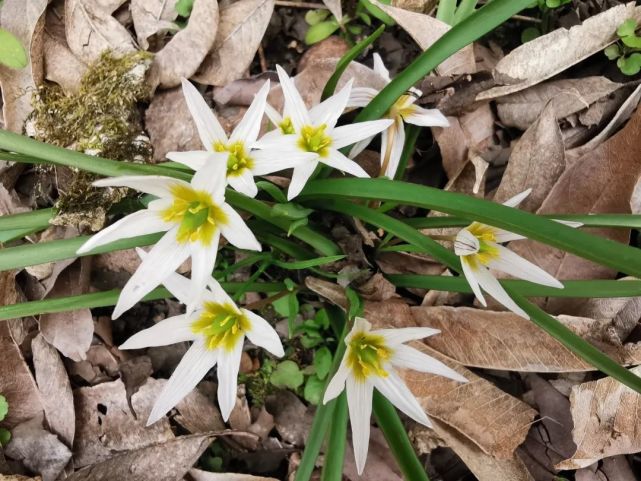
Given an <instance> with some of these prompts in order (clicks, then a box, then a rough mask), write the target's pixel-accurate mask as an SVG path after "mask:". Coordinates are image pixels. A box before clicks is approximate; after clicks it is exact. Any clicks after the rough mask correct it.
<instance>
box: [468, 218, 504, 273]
mask: <svg viewBox="0 0 641 481" xmlns="http://www.w3.org/2000/svg"><path fill="white" fill-rule="evenodd" d="M467 230H468V231H469V232H470V233H471V234H472V235H473V236H474V237H476V238H477V239H478V241H479V250H478V252H476V253H475V254H471V255H470V256H466V257H472V256H473V257H474V260H475V261H478V262H480V263H481V264H483V265H487V264H489V263H490V262H491V261H492V260H494V259H498V258H499V256H500V253H499V249H498V248H497V247H496V246H495V245H493V244H494V243H496V229H495V228H494V227H491V226H489V225H485V224H481V223H479V222H473V223H472V225H470V226H469V227H468V228H467ZM468 260H471V259H468ZM470 263H471V264H472V262H470ZM472 266H474V265H473V264H472Z"/></svg>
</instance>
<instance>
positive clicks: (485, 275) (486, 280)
mask: <svg viewBox="0 0 641 481" xmlns="http://www.w3.org/2000/svg"><path fill="white" fill-rule="evenodd" d="M474 276H475V279H476V280H477V281H478V283H479V285H480V286H481V287H482V288H483V290H484V291H485V292H487V293H488V294H489V295H491V296H492V297H493V298H494V299H496V300H497V301H498V302H500V303H501V304H503V305H504V306H505V307H507V308H508V309H509V310H510V311H512V312H514V313H515V314H518V315H519V316H522V317H524V318H526V319H529V318H530V316H528V315H527V314H526V313H525V311H524V310H523V309H521V308H520V307H519V306H518V305H517V304H516V302H514V301H513V300H512V298H511V297H510V296H509V295H508V293H507V292H505V289H503V286H501V284H500V283H499V281H497V280H496V278H495V277H494V276H493V275H492V273H491V272H490V271H489V269H487V268H486V267H484V266H480V268H479V269H478V270H477V271H476V272H475V273H474ZM479 300H480V299H479Z"/></svg>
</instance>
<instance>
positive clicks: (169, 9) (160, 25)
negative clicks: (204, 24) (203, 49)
mask: <svg viewBox="0 0 641 481" xmlns="http://www.w3.org/2000/svg"><path fill="white" fill-rule="evenodd" d="M177 1H178V0H170V1H167V0H131V6H130V7H129V9H130V11H131V18H132V20H133V22H134V29H135V30H136V38H137V39H138V45H140V46H141V47H142V48H143V49H144V50H147V49H148V48H149V42H148V41H147V40H148V39H149V37H151V36H152V35H155V34H157V33H164V32H172V31H174V30H178V26H177V25H176V24H175V23H174V20H176V18H177V17H178V12H177V11H176V3H177ZM214 34H215V30H214Z"/></svg>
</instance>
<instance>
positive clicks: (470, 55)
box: [372, 0, 476, 75]
mask: <svg viewBox="0 0 641 481" xmlns="http://www.w3.org/2000/svg"><path fill="white" fill-rule="evenodd" d="M372 3H374V4H375V5H376V6H377V7H378V8H380V9H381V10H383V11H384V12H385V13H387V14H388V15H389V16H390V17H392V18H393V19H394V20H396V22H397V23H398V24H399V26H400V27H401V28H403V30H405V31H406V32H407V33H408V34H409V35H410V37H412V39H414V41H415V42H416V43H417V44H418V46H419V47H421V48H422V49H423V50H427V49H428V48H429V47H431V46H432V44H433V43H434V42H436V41H437V40H438V39H439V38H441V37H442V36H443V34H444V33H445V32H447V31H448V30H449V29H450V28H452V27H450V26H449V25H448V24H446V23H444V22H441V21H440V20H438V19H436V18H434V17H432V16H431V15H424V14H422V13H415V12H410V11H408V10H403V9H402V8H396V7H392V6H390V5H385V4H383V3H381V2H378V1H377V0H372ZM436 72H437V73H438V74H439V75H457V74H465V73H474V72H476V60H475V58H474V48H473V47H472V45H467V46H465V47H463V48H462V49H461V50H459V51H458V52H456V53H455V54H454V55H452V56H450V57H449V58H448V59H447V60H445V61H443V62H441V64H440V65H439V66H438V67H436Z"/></svg>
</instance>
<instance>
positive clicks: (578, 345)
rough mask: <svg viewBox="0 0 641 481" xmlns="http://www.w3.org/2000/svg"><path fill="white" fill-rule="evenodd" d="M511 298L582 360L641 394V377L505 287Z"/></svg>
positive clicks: (536, 322) (514, 291) (537, 323)
mask: <svg viewBox="0 0 641 481" xmlns="http://www.w3.org/2000/svg"><path fill="white" fill-rule="evenodd" d="M505 290H506V291H507V293H508V294H509V295H510V297H511V298H512V299H513V300H514V302H516V303H517V304H518V305H519V306H520V307H521V309H523V310H524V311H525V312H526V313H527V314H528V315H529V316H530V318H531V320H532V322H534V323H535V324H536V325H537V326H539V327H540V328H541V329H543V330H544V331H545V332H547V333H548V334H550V335H551V336H552V337H554V338H555V339H556V340H557V341H559V342H560V343H561V344H563V345H564V346H565V347H567V348H568V349H569V350H570V351H572V352H573V353H574V354H576V355H577V356H579V357H580V358H581V359H584V360H585V361H587V362H589V363H590V364H591V365H593V366H594V367H596V368H597V369H598V370H599V371H601V372H602V373H604V374H607V375H608V376H612V377H613V378H614V379H616V380H617V381H619V382H621V383H623V384H625V385H626V386H628V387H629V388H631V389H634V390H635V391H636V392H638V393H641V377H639V376H637V375H636V374H634V373H632V372H630V371H628V370H627V369H626V368H624V367H623V366H620V365H619V364H617V363H616V362H614V361H613V360H612V359H610V358H609V357H608V356H606V355H605V354H603V353H602V352H601V351H599V350H598V349H597V348H596V347H594V346H593V345H592V344H590V343H589V342H587V341H586V340H584V339H583V338H582V337H580V336H578V335H576V334H575V333H573V332H572V331H571V330H570V329H568V328H567V327H565V326H564V325H563V324H561V323H560V322H559V321H557V320H556V319H554V318H553V317H552V316H550V315H549V314H547V313H546V312H544V311H543V310H541V309H540V308H539V307H537V306H535V305H534V304H532V303H531V302H529V301H528V300H527V299H526V298H525V297H523V296H522V295H521V294H519V293H518V292H516V290H515V289H513V288H511V287H509V286H505Z"/></svg>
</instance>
